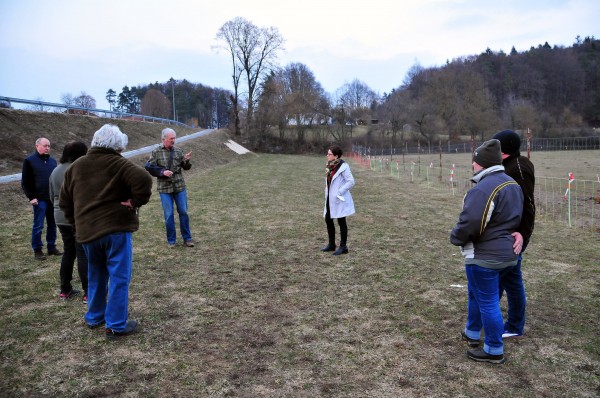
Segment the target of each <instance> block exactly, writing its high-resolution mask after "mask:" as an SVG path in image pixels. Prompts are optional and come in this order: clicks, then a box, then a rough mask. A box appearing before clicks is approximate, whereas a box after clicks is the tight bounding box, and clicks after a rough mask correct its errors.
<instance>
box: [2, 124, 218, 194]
mask: <svg viewBox="0 0 600 398" xmlns="http://www.w3.org/2000/svg"><path fill="white" fill-rule="evenodd" d="M213 131H215V129H207V130H202V131H198V132H197V133H192V134H188V135H183V136H180V137H177V143H181V142H185V141H189V140H192V139H194V138H198V137H202V136H203V135H207V134H210V133H212V132H213ZM157 145H158V144H155V145H150V146H146V147H143V148H139V149H134V150H133V151H127V152H123V153H122V154H121V155H123V157H126V158H131V157H133V156H137V155H143V154H145V153H150V152H152V150H153V149H154V148H156V146H157ZM13 181H21V173H19V174H11V175H7V176H0V184H4V183H7V182H13Z"/></svg>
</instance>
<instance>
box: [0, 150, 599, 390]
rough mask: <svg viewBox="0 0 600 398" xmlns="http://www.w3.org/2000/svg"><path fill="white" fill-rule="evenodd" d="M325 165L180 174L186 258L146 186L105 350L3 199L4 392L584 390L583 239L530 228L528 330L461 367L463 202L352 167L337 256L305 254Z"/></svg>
mask: <svg viewBox="0 0 600 398" xmlns="http://www.w3.org/2000/svg"><path fill="white" fill-rule="evenodd" d="M323 163H324V157H323V156H321V157H311V156H283V155H260V156H253V157H247V158H246V159H245V160H243V161H240V162H234V163H230V164H224V165H221V166H219V167H216V168H213V169H211V170H204V171H199V172H195V173H191V174H189V175H188V178H187V181H188V189H189V192H190V193H189V198H190V199H189V207H190V211H191V220H192V231H193V233H194V238H195V240H196V241H197V242H198V245H197V246H196V247H195V248H192V249H188V248H185V247H183V246H181V245H178V247H177V248H176V249H174V250H168V249H167V248H166V242H165V238H164V224H163V221H162V210H161V207H160V201H159V198H158V195H156V194H153V196H152V199H151V202H150V204H148V205H147V206H145V207H143V208H142V209H141V211H140V217H141V228H140V230H139V231H138V232H137V233H135V234H134V263H133V280H132V284H131V290H130V317H131V318H133V319H137V320H138V321H140V324H141V330H140V333H138V334H136V335H133V336H130V337H127V338H125V339H123V340H122V341H119V342H108V341H106V339H105V338H104V335H103V331H102V330H90V329H88V328H86V327H85V325H84V322H83V314H84V312H85V307H84V305H83V304H82V303H81V301H79V300H73V301H67V302H64V301H60V300H59V299H58V298H57V295H58V293H59V289H58V270H59V259H58V258H56V257H52V258H50V259H48V260H46V261H45V262H43V263H40V262H36V261H34V260H33V256H32V253H31V249H30V247H29V234H30V223H31V215H30V209H29V207H28V206H27V205H26V203H25V204H24V203H23V202H24V201H23V200H17V199H15V198H14V197H15V196H16V195H19V194H20V193H19V192H18V189H17V188H16V187H15V188H13V189H12V191H11V190H10V189H8V190H5V191H4V192H3V200H2V201H1V203H0V249H1V252H2V254H3V255H2V256H1V258H0V275H1V277H0V294H1V301H0V341H1V346H0V362H1V364H0V391H1V392H2V393H1V394H0V395H2V396H7V397H22V396H35V397H55V396H83V397H97V396H102V397H138V396H144V397H167V396H168V397H192V396H194V397H482V396H484V397H597V396H598V394H599V393H600V336H599V334H598V330H600V319H599V314H600V296H599V293H598V292H599V291H600V290H599V288H600V283H599V282H600V269H599V264H600V252H599V249H598V235H597V234H593V233H590V232H589V231H584V230H581V229H565V228H563V227H562V226H561V225H557V224H554V223H552V222H546V221H544V222H540V223H538V224H537V225H536V229H535V232H534V236H533V240H532V242H531V245H530V247H529V249H528V252H527V253H526V255H525V259H524V273H525V280H526V288H527V291H528V320H527V326H526V336H525V337H524V338H523V339H521V340H518V341H509V342H507V343H506V346H505V354H506V357H507V362H506V363H505V364H504V365H500V366H494V365H487V364H480V363H475V362H472V361H469V360H468V359H467V358H466V355H465V352H466V350H467V347H466V345H465V344H464V343H463V342H461V341H460V336H459V333H460V330H461V329H462V328H463V327H464V322H465V317H466V288H465V287H464V286H465V285H466V279H465V275H464V269H463V268H464V267H463V259H462V257H461V256H460V253H459V251H458V249H457V248H456V247H453V246H452V245H450V243H449V241H448V235H449V231H450V230H451V228H452V226H453V225H454V223H455V222H456V219H457V216H458V213H459V211H460V207H461V200H462V196H456V197H453V196H449V195H448V194H447V192H444V191H441V190H435V189H431V188H430V187H428V186H427V184H425V183H405V184H402V185H399V184H398V180H397V179H394V178H392V177H390V176H389V175H388V174H385V173H374V172H373V171H371V170H370V169H367V168H363V167H361V166H359V165H358V164H352V170H353V173H354V175H355V178H356V181H357V184H356V187H355V188H354V189H353V195H354V199H355V202H356V207H357V214H356V215H355V216H352V217H351V218H349V220H348V225H349V230H350V233H349V248H350V253H349V254H348V255H346V256H340V257H341V258H336V257H333V256H331V255H329V254H325V253H321V252H320V251H319V248H320V247H321V246H323V244H325V243H326V230H325V223H324V221H323V218H322V217H321V215H322V206H323V177H324V164H323ZM179 243H180V242H179ZM75 275H76V273H75ZM75 278H76V276H75ZM74 284H75V286H76V287H77V286H78V281H77V280H76V279H75V281H74ZM457 285H459V287H457ZM502 305H503V307H505V303H504V302H503V303H502Z"/></svg>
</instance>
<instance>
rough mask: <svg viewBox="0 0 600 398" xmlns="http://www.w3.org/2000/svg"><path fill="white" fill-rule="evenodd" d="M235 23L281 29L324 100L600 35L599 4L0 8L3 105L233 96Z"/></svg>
mask: <svg viewBox="0 0 600 398" xmlns="http://www.w3.org/2000/svg"><path fill="white" fill-rule="evenodd" d="M238 16H239V17H244V18H246V19H247V20H249V21H251V22H253V23H254V24H255V25H257V26H259V27H275V28H277V29H278V30H279V32H280V34H281V35H282V36H283V38H284V39H285V40H286V43H285V49H286V51H285V52H284V53H282V54H281V56H280V58H279V64H280V65H281V66H285V65H287V64H288V63H290V62H300V63H303V64H305V65H306V66H308V67H309V68H310V69H311V70H312V71H313V73H314V75H315V78H316V79H317V81H319V82H320V83H321V85H322V86H323V88H324V89H325V90H326V91H327V92H329V93H333V92H335V91H336V90H337V89H338V88H340V87H341V86H343V85H344V84H345V83H349V82H351V81H352V80H354V79H359V80H360V81H362V82H363V83H365V84H367V85H368V86H369V87H371V88H372V89H373V90H375V91H376V92H378V93H380V94H383V93H384V92H390V91H391V90H392V89H393V88H396V87H398V86H400V85H401V84H402V81H403V80H404V77H405V75H406V72H407V71H408V69H409V68H410V67H411V66H412V65H414V64H415V63H417V62H418V63H419V64H420V65H422V66H423V67H433V66H440V65H443V64H444V63H445V62H446V61H447V60H452V59H454V58H457V57H460V56H465V55H475V54H479V53H482V52H484V51H485V50H486V48H490V49H492V50H493V51H499V50H503V51H505V52H506V53H508V52H510V50H511V48H512V47H513V46H514V47H515V48H516V49H517V51H525V50H528V49H529V48H530V47H531V46H537V45H539V44H544V43H545V42H548V43H549V44H550V45H552V46H554V45H558V46H565V47H569V46H571V45H572V44H573V43H574V42H575V38H576V37H577V36H578V35H579V36H581V37H582V38H584V37H586V36H594V37H596V38H599V37H600V34H599V31H600V23H599V22H598V21H599V20H600V1H599V0H507V1H503V0H495V1H489V0H370V1H366V0H361V1H358V0H302V1H298V2H287V1H282V0H250V1H243V0H223V1H207V0H204V1H200V0H187V1H186V0H163V1H158V0H143V1H142V0H100V1H92V0H70V1H69V0H0V55H1V60H0V96H8V97H16V98H24V99H39V98H41V99H42V100H44V101H48V102H61V100H60V98H61V96H62V95H63V94H65V93H71V94H73V95H75V96H76V95H78V94H79V93H80V92H81V91H85V92H86V93H88V94H90V95H91V96H93V97H94V98H95V99H96V102H97V107H98V108H101V109H108V104H107V102H106V100H105V96H106V91H107V90H108V89H111V88H112V89H113V90H115V91H116V92H117V93H119V92H121V89H122V88H123V86H125V85H127V86H129V87H131V86H134V85H144V84H149V83H154V82H157V81H158V82H165V81H167V80H169V78H171V77H173V78H175V79H177V80H181V79H187V80H189V81H191V82H193V83H202V84H204V85H207V86H211V87H220V88H224V89H231V82H230V77H229V76H230V73H231V68H230V60H229V58H228V56H227V54H226V53H224V52H220V53H218V52H216V51H215V50H214V47H215V45H216V44H217V41H216V39H215V36H216V34H217V31H218V30H219V28H220V27H221V26H222V25H223V24H224V23H225V22H227V21H229V20H232V19H233V18H235V17H238Z"/></svg>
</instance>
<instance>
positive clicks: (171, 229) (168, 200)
mask: <svg viewBox="0 0 600 398" xmlns="http://www.w3.org/2000/svg"><path fill="white" fill-rule="evenodd" d="M160 201H161V203H162V207H163V212H164V214H165V224H166V226H167V242H168V243H169V244H175V241H176V240H177V233H176V231H175V216H174V212H173V202H175V205H176V206H177V214H179V230H180V231H181V237H182V238H183V241H184V242H185V241H188V240H191V239H192V233H191V232H190V217H189V216H188V213H187V190H186V189H184V190H183V191H181V192H175V193H161V194H160Z"/></svg>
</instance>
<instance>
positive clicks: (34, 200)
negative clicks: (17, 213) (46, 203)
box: [29, 198, 38, 206]
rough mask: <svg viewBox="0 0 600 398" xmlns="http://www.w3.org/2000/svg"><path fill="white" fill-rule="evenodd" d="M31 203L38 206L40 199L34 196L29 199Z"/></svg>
mask: <svg viewBox="0 0 600 398" xmlns="http://www.w3.org/2000/svg"><path fill="white" fill-rule="evenodd" d="M29 203H31V204H32V205H34V206H37V205H38V200H37V198H33V199H31V200H30V201H29Z"/></svg>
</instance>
